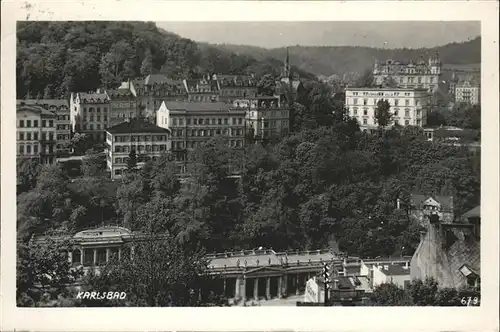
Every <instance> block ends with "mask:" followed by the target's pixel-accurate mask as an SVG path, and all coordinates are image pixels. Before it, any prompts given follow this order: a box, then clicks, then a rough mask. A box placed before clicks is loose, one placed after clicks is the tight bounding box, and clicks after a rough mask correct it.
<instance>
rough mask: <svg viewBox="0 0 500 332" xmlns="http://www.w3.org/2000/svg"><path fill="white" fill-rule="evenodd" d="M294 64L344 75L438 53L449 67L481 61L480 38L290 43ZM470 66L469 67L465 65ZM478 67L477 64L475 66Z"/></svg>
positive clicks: (237, 49) (262, 53)
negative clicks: (385, 44)
mask: <svg viewBox="0 0 500 332" xmlns="http://www.w3.org/2000/svg"><path fill="white" fill-rule="evenodd" d="M215 46H216V47H218V48H219V49H222V50H226V51H230V52H234V53H235V54H238V55H248V56H251V57H253V58H255V59H257V60H262V59H265V58H274V59H279V60H283V59H284V58H285V55H286V49H285V48H275V49H265V48H260V47H254V46H247V45H227V44H224V45H215ZM289 52H290V59H291V62H292V64H294V65H296V66H297V67H298V68H300V69H302V70H305V71H308V72H311V73H313V74H315V75H325V76H330V75H333V74H337V75H343V74H344V73H348V72H357V73H362V72H363V71H364V70H365V69H367V68H369V67H371V66H372V65H373V63H374V62H375V60H376V59H377V60H379V61H384V60H386V59H390V58H392V59H398V60H401V61H408V60H418V59H419V58H420V57H421V56H424V57H428V56H429V55H431V54H435V53H436V52H438V53H439V55H440V57H441V60H442V61H443V63H444V64H445V65H447V66H449V65H457V66H458V67H460V68H463V67H464V65H470V64H480V62H481V38H480V37H478V38H476V39H473V40H471V41H467V42H464V43H451V44H446V45H443V46H439V47H433V48H421V49H407V48H402V49H381V48H371V47H360V46H314V47H313V46H291V47H289ZM465 67H467V66H465ZM475 67H477V65H476V66H475Z"/></svg>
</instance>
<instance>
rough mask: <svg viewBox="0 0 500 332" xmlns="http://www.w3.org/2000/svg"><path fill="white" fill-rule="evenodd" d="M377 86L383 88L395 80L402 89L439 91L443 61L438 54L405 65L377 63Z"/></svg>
mask: <svg viewBox="0 0 500 332" xmlns="http://www.w3.org/2000/svg"><path fill="white" fill-rule="evenodd" d="M373 76H374V79H375V84H376V85H377V86H382V85H384V83H386V82H387V80H390V79H392V80H394V81H395V83H396V85H397V86H398V87H400V88H412V89H413V88H417V89H425V90H427V91H429V92H435V91H437V89H438V87H439V78H440V76H441V60H440V59H439V56H438V55H437V54H436V55H434V56H432V57H430V58H429V59H428V61H427V62H426V61H425V60H424V59H421V60H420V61H417V62H413V61H410V62H408V63H403V62H401V61H394V60H387V61H386V62H385V63H383V64H379V63H378V62H375V66H374V68H373Z"/></svg>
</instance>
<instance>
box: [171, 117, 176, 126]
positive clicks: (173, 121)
mask: <svg viewBox="0 0 500 332" xmlns="http://www.w3.org/2000/svg"><path fill="white" fill-rule="evenodd" d="M172 126H177V118H174V119H173V120H172Z"/></svg>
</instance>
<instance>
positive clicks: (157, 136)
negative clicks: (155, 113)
mask: <svg viewBox="0 0 500 332" xmlns="http://www.w3.org/2000/svg"><path fill="white" fill-rule="evenodd" d="M132 150H133V151H135V153H136V156H137V162H138V166H140V164H141V163H142V162H147V161H150V160H156V158H158V157H159V156H160V155H161V154H163V153H166V152H167V151H170V130H169V129H165V128H161V127H158V126H156V125H155V124H152V123H150V122H147V121H145V120H143V119H129V120H126V121H125V122H122V123H120V124H118V125H116V126H113V127H110V128H108V129H106V162H107V168H108V170H109V171H110V172H111V178H112V179H116V178H120V177H121V175H122V173H123V170H124V169H126V168H127V160H128V158H129V154H130V152H131V151H132Z"/></svg>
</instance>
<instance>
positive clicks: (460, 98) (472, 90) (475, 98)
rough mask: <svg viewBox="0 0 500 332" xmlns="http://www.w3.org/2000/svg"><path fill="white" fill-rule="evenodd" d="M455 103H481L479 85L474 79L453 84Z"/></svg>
mask: <svg viewBox="0 0 500 332" xmlns="http://www.w3.org/2000/svg"><path fill="white" fill-rule="evenodd" d="M454 96H455V102H456V103H465V104H470V105H479V104H480V103H481V84H480V81H477V80H476V79H474V78H472V77H471V78H468V79H465V80H461V81H458V82H457V83H456V84H455V93H454Z"/></svg>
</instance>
